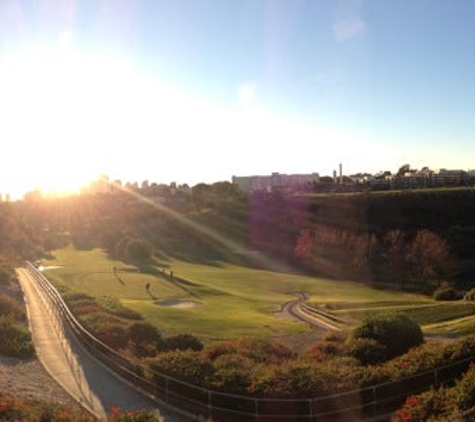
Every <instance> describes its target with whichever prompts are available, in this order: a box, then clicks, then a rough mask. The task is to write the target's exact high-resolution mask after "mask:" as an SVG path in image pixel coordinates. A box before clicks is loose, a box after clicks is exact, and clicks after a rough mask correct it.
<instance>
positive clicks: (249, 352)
mask: <svg viewBox="0 0 475 422" xmlns="http://www.w3.org/2000/svg"><path fill="white" fill-rule="evenodd" d="M204 353H205V356H207V357H208V358H209V359H211V360H214V359H216V358H217V357H219V356H221V355H225V354H236V355H241V356H245V357H247V358H249V359H251V360H252V361H254V362H256V363H264V362H265V363H277V362H282V361H284V360H287V359H289V358H290V357H291V356H292V352H291V351H290V350H289V349H287V348H286V347H285V346H283V345H281V344H279V343H277V342H275V341H272V340H270V339H257V338H241V339H238V340H229V341H226V342H223V343H219V344H216V345H213V346H208V347H206V348H205V350H204Z"/></svg>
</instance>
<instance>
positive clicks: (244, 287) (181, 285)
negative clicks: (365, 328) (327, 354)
mask: <svg viewBox="0 0 475 422" xmlns="http://www.w3.org/2000/svg"><path fill="white" fill-rule="evenodd" d="M54 256H55V259H52V260H48V261H44V262H43V265H45V266H59V268H55V269H50V270H47V271H46V275H47V276H48V277H49V278H50V279H52V280H53V281H54V282H55V283H59V284H63V285H66V286H68V288H70V289H72V290H75V291H80V292H85V293H88V294H90V295H92V296H95V297H101V296H113V297H116V298H118V299H119V300H120V301H121V303H122V304H123V305H124V306H126V307H128V308H130V309H133V310H134V311H137V312H139V313H140V314H142V315H143V316H144V317H145V318H146V319H147V320H148V321H149V322H151V323H153V324H154V325H156V326H157V327H158V328H159V330H160V331H161V332H162V333H164V334H166V335H173V334H178V333H193V334H194V335H196V336H198V337H200V338H201V339H202V340H204V341H205V342H209V341H217V340H224V339H229V338H236V337H244V336H265V337H267V336H271V337H278V336H283V335H289V334H295V333H301V332H306V331H309V327H308V326H307V325H306V324H304V323H301V322H295V321H292V320H289V319H283V318H279V317H277V316H276V315H275V314H274V312H275V311H277V310H279V309H280V308H281V307H282V305H283V304H284V303H286V302H288V301H290V300H292V299H294V298H295V297H296V293H297V292H307V293H309V294H310V297H311V301H312V303H314V304H316V305H317V307H323V308H325V309H329V310H330V311H331V312H341V313H342V315H341V316H342V317H344V319H345V320H347V321H348V322H349V323H350V324H352V323H355V322H357V320H358V319H359V317H361V316H363V315H364V314H366V313H368V312H369V311H371V308H372V307H374V306H375V304H376V305H378V304H379V307H381V308H384V309H388V308H391V307H394V309H396V308H404V309H405V310H408V309H418V308H420V307H422V308H424V307H427V306H428V304H434V302H433V301H431V300H429V299H427V298H425V297H424V296H420V295H415V294H408V293H400V292H395V291H387V290H378V289H374V288H371V287H369V286H366V285H364V284H360V283H354V282H348V281H336V280H327V279H320V278H315V277H309V276H304V275H296V274H290V273H282V272H273V271H264V270H256V269H250V268H246V267H240V266H236V265H232V264H229V263H224V262H216V263H215V265H204V264H195V263H189V262H184V261H179V260H174V259H169V260H167V268H166V273H165V274H163V275H162V273H161V271H162V268H161V267H158V266H157V267H149V268H148V270H147V272H141V271H140V270H139V269H138V268H137V267H135V266H132V265H126V264H124V263H123V262H120V261H113V260H110V259H109V258H108V256H107V255H106V254H105V253H104V252H103V251H102V250H100V249H93V250H89V251H78V250H76V249H74V248H73V247H72V246H69V247H67V248H64V249H61V250H57V251H55V252H54ZM114 268H115V270H114ZM170 271H173V274H174V277H173V279H171V277H170V275H169V274H170ZM181 279H184V280H185V281H182V280H181ZM147 284H149V289H148V290H147V288H146V286H147ZM179 300H181V301H186V303H185V304H189V302H190V301H192V303H193V304H194V305H195V307H185V304H184V305H183V307H171V306H166V305H169V304H173V303H174V302H173V301H175V302H176V301H179ZM361 308H362V309H361ZM422 308H421V309H422ZM338 309H340V311H338ZM457 309H458V311H457V312H458V313H457V316H461V315H467V314H468V313H469V312H470V311H469V310H467V309H465V310H462V311H460V309H459V308H457ZM345 312H346V315H345ZM434 312H438V310H434ZM453 312H454V313H456V311H453ZM460 312H462V313H460ZM345 316H346V318H345ZM417 319H419V320H420V321H419V322H421V323H424V322H425V319H424V317H423V316H422V317H420V318H417ZM427 319H428V320H429V321H430V322H434V320H431V319H430V318H428V317H427Z"/></svg>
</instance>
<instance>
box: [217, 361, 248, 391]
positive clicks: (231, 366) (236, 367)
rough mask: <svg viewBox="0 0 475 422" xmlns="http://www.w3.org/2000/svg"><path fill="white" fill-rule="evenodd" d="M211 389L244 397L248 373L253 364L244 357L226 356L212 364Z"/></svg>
mask: <svg viewBox="0 0 475 422" xmlns="http://www.w3.org/2000/svg"><path fill="white" fill-rule="evenodd" d="M214 365H215V368H216V370H215V372H214V374H213V377H212V380H211V384H212V387H213V388H216V389H217V390H219V391H224V392H227V393H232V394H242V395H245V394H246V393H247V390H248V388H249V385H250V373H251V369H252V367H253V365H254V362H253V361H252V360H250V359H248V358H246V357H244V356H240V355H236V354H226V355H222V356H220V357H219V358H217V359H216V360H215V362H214Z"/></svg>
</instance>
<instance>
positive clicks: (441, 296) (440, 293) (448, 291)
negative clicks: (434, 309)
mask: <svg viewBox="0 0 475 422" xmlns="http://www.w3.org/2000/svg"><path fill="white" fill-rule="evenodd" d="M432 298H433V299H435V300H458V299H459V296H458V294H457V291H456V290H455V289H454V288H453V287H450V286H442V287H439V288H438V289H437V290H436V291H435V292H434V293H433V294H432Z"/></svg>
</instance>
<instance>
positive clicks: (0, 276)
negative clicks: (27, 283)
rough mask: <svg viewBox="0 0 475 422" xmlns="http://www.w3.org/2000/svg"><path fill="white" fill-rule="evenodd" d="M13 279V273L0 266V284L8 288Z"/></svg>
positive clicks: (9, 269)
mask: <svg viewBox="0 0 475 422" xmlns="http://www.w3.org/2000/svg"><path fill="white" fill-rule="evenodd" d="M14 278H15V272H14V271H13V270H12V269H11V268H10V267H6V266H0V284H3V285H4V286H8V285H9V284H11V282H12V281H13V279H14Z"/></svg>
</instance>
